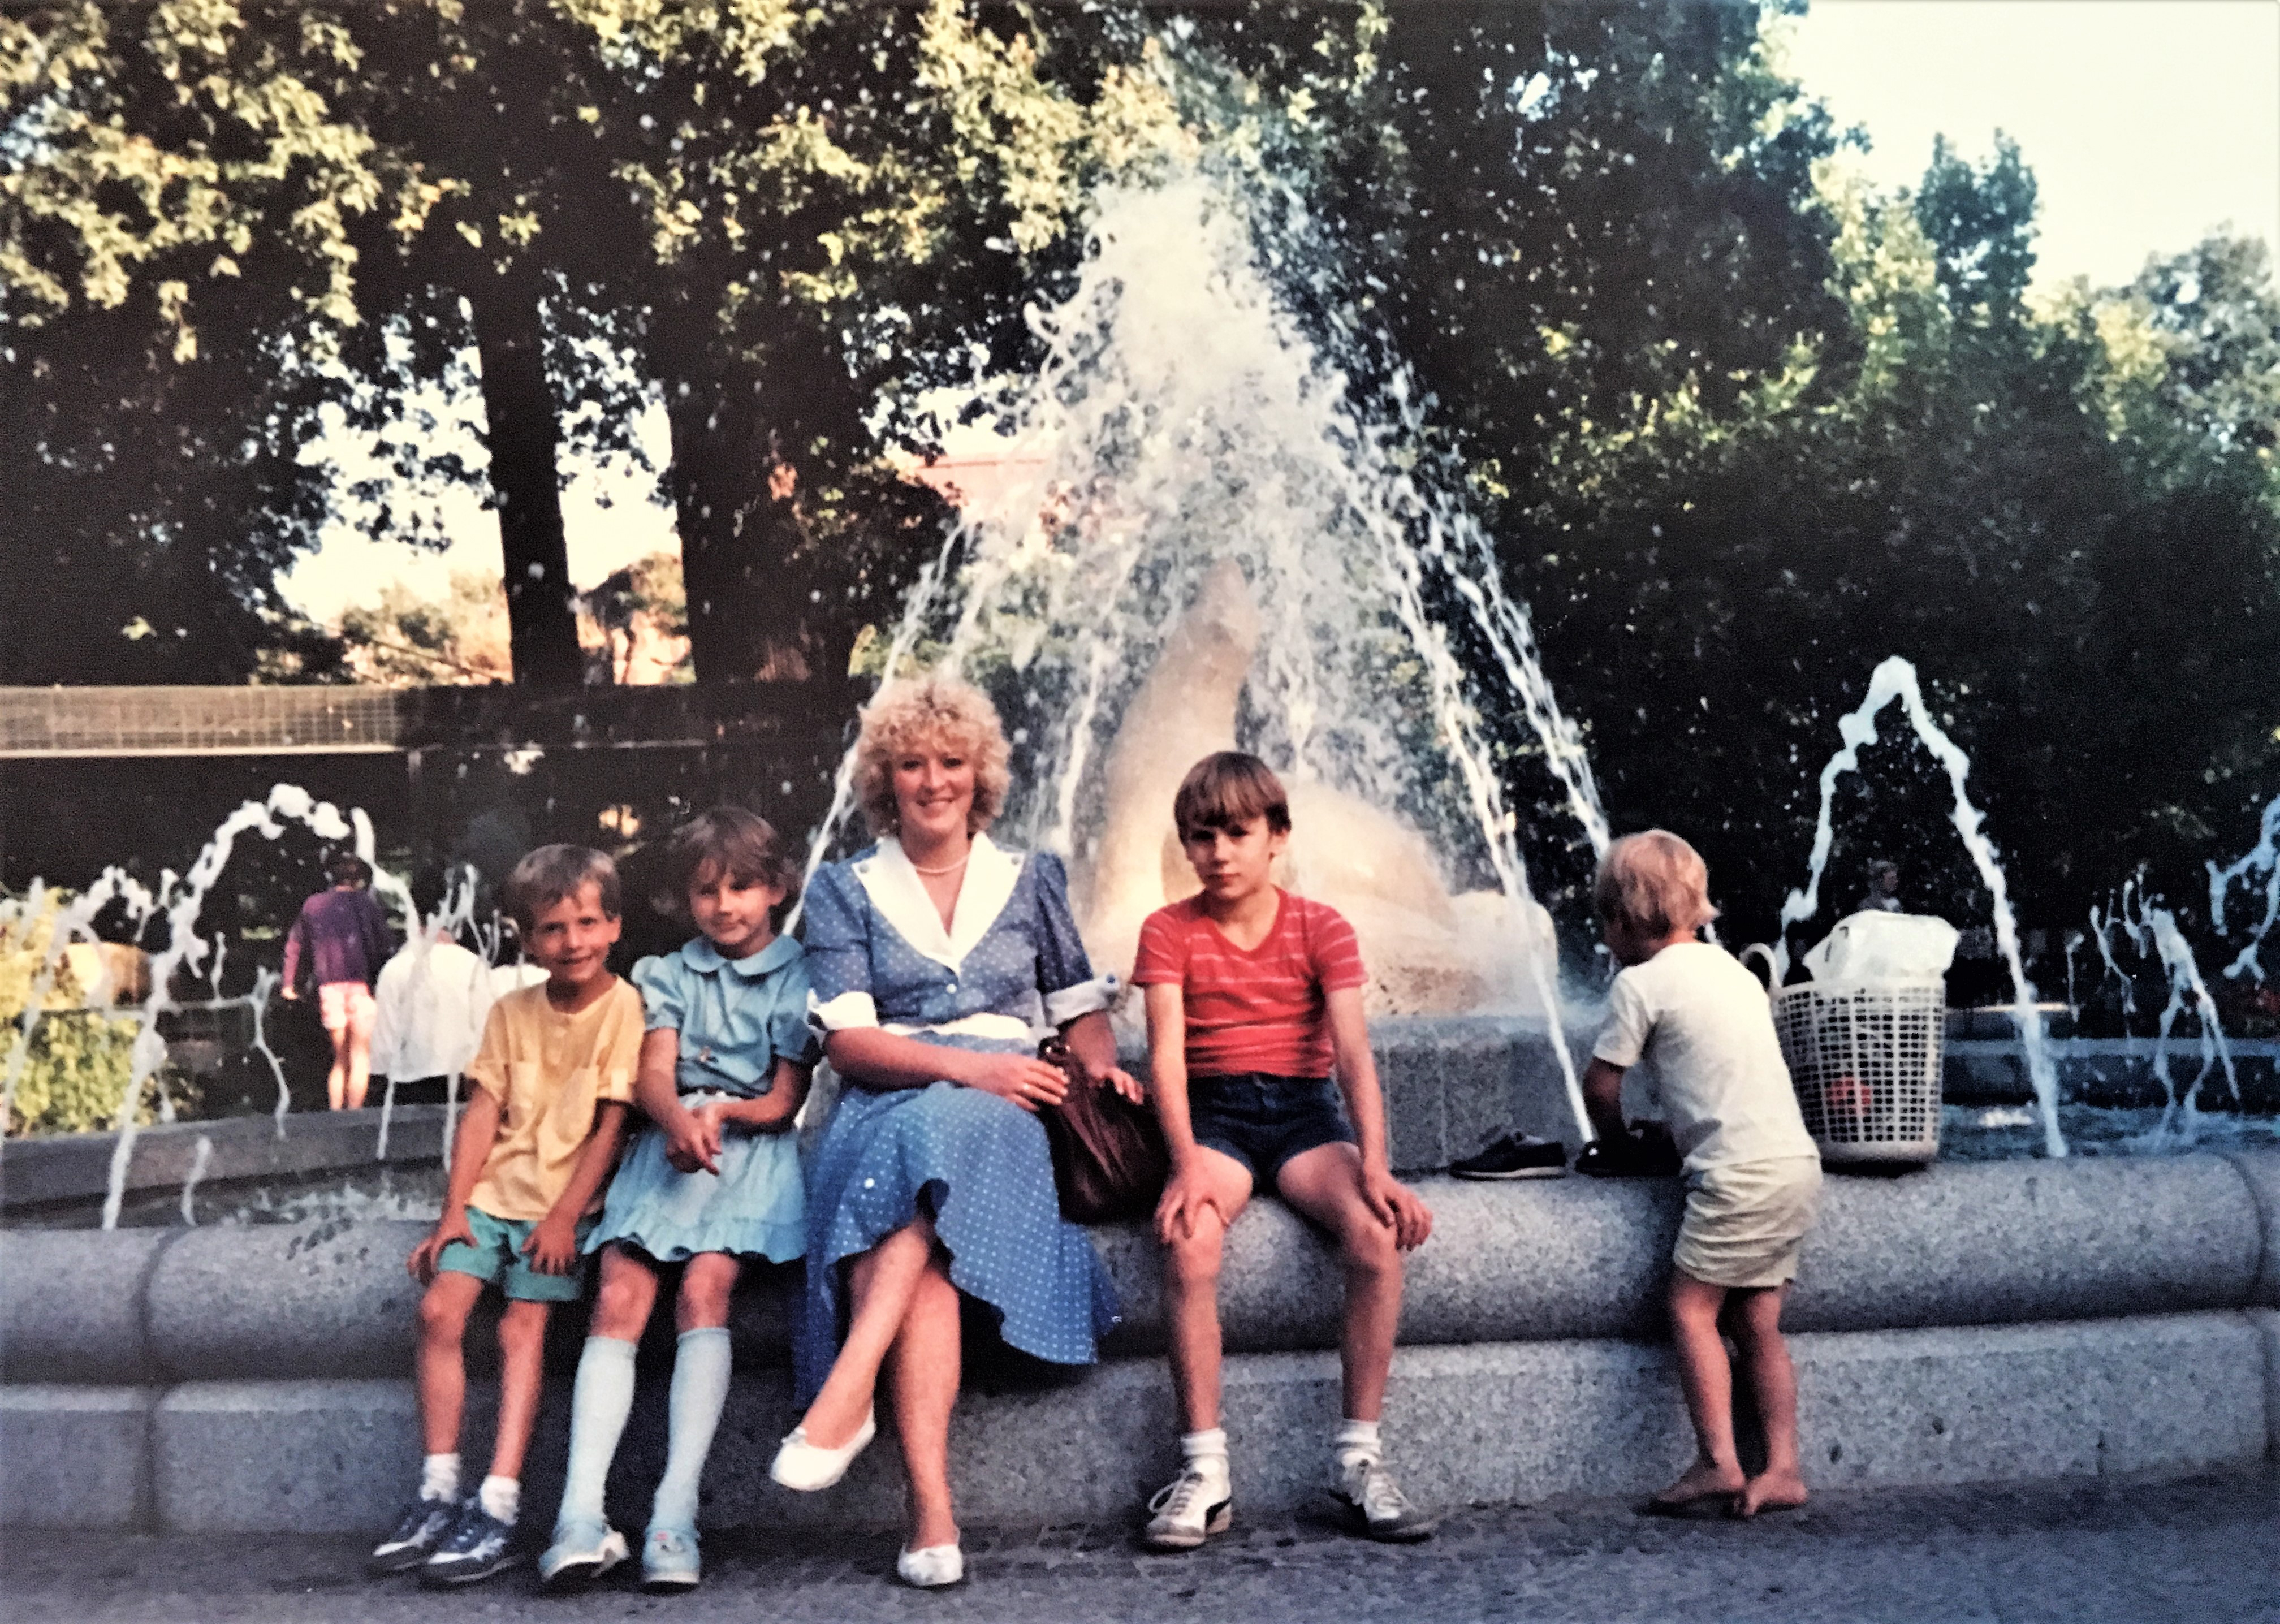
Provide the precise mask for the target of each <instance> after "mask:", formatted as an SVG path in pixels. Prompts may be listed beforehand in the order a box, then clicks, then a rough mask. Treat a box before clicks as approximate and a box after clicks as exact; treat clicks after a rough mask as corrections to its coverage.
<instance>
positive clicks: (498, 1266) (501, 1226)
mask: <svg viewBox="0 0 2280 1624" xmlns="http://www.w3.org/2000/svg"><path fill="white" fill-rule="evenodd" d="M600 1220H601V1214H600V1213H598V1212H589V1213H588V1214H587V1215H586V1216H585V1217H583V1218H582V1219H580V1220H578V1251H579V1257H578V1260H577V1261H576V1262H575V1263H574V1264H572V1265H571V1266H570V1272H569V1273H568V1274H540V1273H539V1272H538V1271H537V1270H536V1269H534V1268H532V1267H531V1266H530V1259H529V1258H526V1257H524V1256H523V1255H522V1248H523V1243H525V1242H527V1241H528V1240H529V1239H530V1232H531V1231H532V1230H534V1229H535V1228H538V1225H537V1223H536V1222H535V1220H527V1219H512V1218H493V1217H492V1216H491V1215H490V1214H489V1212H484V1211H483V1210H482V1209H481V1207H469V1208H468V1209H467V1228H470V1229H472V1230H474V1233H475V1243H474V1245H473V1246H470V1245H468V1244H467V1243H466V1242H465V1241H454V1242H452V1243H451V1244H450V1245H449V1246H446V1247H445V1248H443V1256H442V1257H440V1258H437V1259H436V1260H435V1266H436V1267H437V1268H438V1269H449V1270H450V1271H451V1273H452V1274H472V1275H474V1277H475V1278H476V1279H477V1280H482V1281H493V1280H495V1281H498V1282H499V1285H500V1288H501V1289H503V1290H505V1293H506V1295H507V1298H508V1300H509V1301H510V1302H516V1303H574V1302H576V1301H577V1300H578V1299H579V1298H580V1297H583V1296H585V1295H586V1268H587V1264H586V1258H585V1249H586V1237H587V1236H588V1235H591V1234H592V1233H593V1231H594V1226H595V1225H596V1224H597V1223H598V1222H599V1221H600Z"/></svg>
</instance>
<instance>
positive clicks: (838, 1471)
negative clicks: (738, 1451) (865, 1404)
mask: <svg viewBox="0 0 2280 1624" xmlns="http://www.w3.org/2000/svg"><path fill="white" fill-rule="evenodd" d="M878 1430H879V1426H878V1412H876V1411H875V1410H874V1411H870V1412H867V1413H866V1414H865V1415H864V1417H863V1424H862V1425H861V1426H860V1427H858V1428H856V1429H855V1435H854V1436H853V1437H851V1438H850V1439H848V1440H847V1442H846V1443H843V1444H841V1445H840V1446H839V1447H838V1448H837V1449H825V1448H824V1447H823V1446H822V1445H821V1444H818V1443H809V1442H808V1441H807V1428H806V1427H805V1426H804V1425H803V1426H798V1427H795V1428H792V1429H791V1433H790V1436H788V1437H786V1438H785V1439H784V1441H783V1447H782V1448H781V1449H779V1450H777V1451H776V1458H775V1459H774V1461H772V1462H771V1463H770V1464H769V1466H768V1475H769V1476H770V1477H772V1478H774V1479H775V1480H776V1482H779V1483H782V1485H783V1486H784V1487H785V1488H787V1489H798V1490H799V1491H800V1492H801V1493H803V1494H813V1492H814V1491H815V1490H817V1489H828V1488H830V1487H831V1485H832V1484H834V1483H836V1482H838V1481H839V1480H840V1479H841V1478H843V1477H844V1476H846V1475H847V1468H848V1467H849V1466H851V1465H852V1464H854V1460H855V1457H856V1456H858V1455H859V1454H861V1453H862V1452H863V1446H864V1445H865V1444H867V1443H870V1441H871V1440H872V1438H873V1437H874V1436H876V1435H877V1434H878Z"/></svg>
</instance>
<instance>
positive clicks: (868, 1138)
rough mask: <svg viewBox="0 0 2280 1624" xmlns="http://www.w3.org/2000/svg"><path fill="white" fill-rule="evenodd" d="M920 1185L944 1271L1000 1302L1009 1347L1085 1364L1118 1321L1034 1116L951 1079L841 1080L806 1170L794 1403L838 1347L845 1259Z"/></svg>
mask: <svg viewBox="0 0 2280 1624" xmlns="http://www.w3.org/2000/svg"><path fill="white" fill-rule="evenodd" d="M959 1046H960V1047H965V1046H966V1045H963V1044H961V1045H959ZM982 1046H983V1045H982V1044H978V1043H977V1044H975V1045H974V1047H977V1048H979V1047H982ZM921 1193H923V1194H924V1196H925V1198H926V1204H927V1207H928V1211H929V1212H931V1213H932V1214H933V1217H934V1225H935V1233H936V1235H937V1236H939V1237H940V1239H941V1241H942V1243H943V1246H944V1249H945V1250H946V1251H948V1252H949V1253H950V1278H951V1282H952V1283H953V1284H955V1285H956V1286H957V1287H958V1289H959V1290H960V1291H963V1292H965V1293H966V1294H967V1296H969V1297H975V1298H977V1299H979V1300H980V1301H982V1302H983V1303H986V1304H988V1305H990V1307H991V1308H992V1309H994V1310H995V1311H996V1313H997V1320H998V1334H999V1335H1001V1336H1003V1337H1004V1338H1005V1342H1006V1343H1007V1344H1008V1345H1010V1346H1012V1347H1014V1348H1018V1349H1020V1350H1021V1351H1022V1352H1024V1353H1028V1354H1031V1355H1034V1356H1035V1357H1036V1358H1041V1359H1044V1360H1047V1361H1049V1362H1051V1363H1053V1364H1057V1365H1090V1364H1091V1363H1092V1362H1093V1360H1094V1358H1096V1357H1097V1355H1096V1352H1095V1344H1096V1343H1097V1341H1098V1338H1099V1337H1101V1336H1104V1335H1106V1334H1107V1333H1108V1331H1109V1330H1110V1329H1111V1328H1113V1327H1114V1325H1115V1324H1116V1322H1117V1319H1118V1304H1117V1298H1116V1288H1115V1286H1114V1284H1113V1282H1112V1281H1110V1280H1109V1277H1108V1271H1107V1270H1106V1269H1105V1268H1104V1267H1103V1266H1101V1262H1100V1258H1099V1254H1098V1253H1097V1252H1095V1251H1093V1249H1092V1240H1091V1237H1090V1236H1089V1235H1086V1233H1085V1232H1084V1230H1083V1229H1082V1228H1081V1227H1080V1226H1078V1225H1075V1224H1072V1223H1070V1222H1068V1221H1067V1220H1065V1219H1063V1218H1062V1217H1061V1212H1060V1203H1059V1197H1058V1196H1057V1195H1056V1194H1055V1192H1054V1189H1053V1165H1052V1158H1051V1153H1050V1152H1049V1151H1047V1149H1046V1145H1045V1130H1044V1125H1043V1124H1042V1123H1040V1122H1039V1121H1038V1120H1037V1119H1036V1117H1035V1116H1033V1115H1031V1114H1030V1113H1029V1112H1026V1111H1024V1110H1022V1109H1021V1107H1020V1106H1019V1105H1015V1104H1010V1103H1009V1102H1007V1101H1005V1100H1002V1099H1000V1098H998V1097H997V1096H996V1095H994V1094H990V1093H986V1092H984V1091H982V1090H981V1089H966V1088H960V1087H959V1086H958V1085H957V1084H955V1083H951V1082H936V1083H932V1084H930V1085H928V1087H926V1088H923V1089H901V1090H899V1091H897V1092H895V1093H891V1094H874V1093H869V1092H867V1091H866V1090H864V1089H859V1088H855V1087H852V1086H850V1087H848V1088H846V1089H844V1090H843V1092H842V1093H841V1094H840V1096H839V1101H838V1104H837V1107H836V1109H835V1110H834V1112H832V1117H831V1121H830V1123H829V1125H828V1127H826V1128H825V1129H824V1131H823V1136H822V1139H821V1140H820V1143H818V1144H817V1146H816V1149H815V1153H814V1156H813V1160H812V1162H811V1164H810V1166H809V1168H808V1202H807V1298H806V1304H805V1312H804V1314H803V1315H802V1323H801V1327H800V1331H799V1335H798V1338H797V1342H796V1343H795V1344H794V1348H793V1366H794V1374H795V1377H796V1379H797V1388H798V1397H799V1402H800V1403H802V1404H805V1403H806V1402H807V1401H808V1400H809V1399H811V1398H813V1397H814V1396H815V1394H816V1391H817V1389H820V1387H822V1385H823V1380H824V1378H825V1377H826V1376H827V1375H828V1374H830V1371H831V1362H832V1360H833V1359H834V1358H836V1357H837V1356H838V1352H839V1342H840V1337H841V1335H842V1331H843V1328H842V1325H841V1317H842V1313H843V1310H842V1307H841V1298H842V1290H841V1286H842V1271H841V1269H840V1267H839V1266H840V1264H841V1263H842V1262H843V1261H844V1260H845V1259H847V1258H851V1257H855V1256H857V1255H858V1254H859V1253H862V1252H866V1251H870V1250H871V1248H873V1247H874V1246H876V1245H877V1244H878V1243H880V1242H882V1241H883V1240H885V1239H886V1238H887V1237H888V1236H889V1235H892V1234H893V1233H894V1232H895V1231H896V1230H897V1229H899V1228H902V1227H903V1226H904V1225H905V1224H907V1223H909V1222H910V1221H911V1220H912V1219H913V1217H915V1216H916V1215H917V1213H918V1212H919V1204H920V1195H921Z"/></svg>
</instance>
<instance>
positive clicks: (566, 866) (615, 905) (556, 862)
mask: <svg viewBox="0 0 2280 1624" xmlns="http://www.w3.org/2000/svg"><path fill="white" fill-rule="evenodd" d="M588 885H591V886H592V887H594V889H595V890H596V891H597V893H598V894H599V896H600V897H601V903H602V912H603V915H604V917H605V918H608V919H616V918H617V917H618V915H619V899H618V866H617V865H616V864H615V863H612V861H610V858H609V854H608V853H607V852H604V851H597V850H594V849H593V848H592V847H591V846H564V845H553V846H541V847H539V848H538V849H537V850H535V851H532V852H529V853H528V854H527V855H526V856H525V857H524V858H523V859H522V861H520V863H517V864H516V865H515V866H514V872H513V873H512V874H509V875H507V877H506V886H505V891H506V911H507V914H508V916H509V917H510V918H512V920H514V922H515V924H516V925H518V926H519V927H521V928H522V929H523V930H524V931H526V932H528V931H531V930H535V929H536V928H537V926H538V916H539V915H540V914H542V913H543V912H546V911H547V910H548V909H549V908H551V907H552V906H553V905H554V904H556V903H558V902H560V901H561V900H562V899H563V898H564V897H575V896H576V895H577V894H578V893H579V892H580V891H581V890H582V889H584V888H585V887H587V886H588Z"/></svg>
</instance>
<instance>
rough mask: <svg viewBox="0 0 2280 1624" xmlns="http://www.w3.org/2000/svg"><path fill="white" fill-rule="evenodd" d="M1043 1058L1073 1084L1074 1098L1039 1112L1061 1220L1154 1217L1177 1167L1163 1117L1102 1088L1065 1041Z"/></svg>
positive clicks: (1052, 1043) (1050, 1041) (1054, 1041)
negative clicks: (1160, 1119)
mask: <svg viewBox="0 0 2280 1624" xmlns="http://www.w3.org/2000/svg"><path fill="white" fill-rule="evenodd" d="M1037 1058H1039V1059H1041V1060H1043V1061H1044V1062H1045V1063H1046V1064H1047V1065H1050V1066H1059V1067H1060V1068H1061V1071H1062V1073H1063V1074H1065V1075H1067V1078H1068V1084H1069V1088H1068V1097H1067V1099H1065V1100H1063V1101H1062V1102H1061V1103H1060V1104H1058V1105H1051V1106H1048V1107H1046V1108H1045V1109H1044V1110H1043V1111H1041V1112H1038V1113H1037V1114H1038V1115H1039V1116H1040V1117H1041V1118H1043V1119H1044V1124H1045V1139H1046V1142H1047V1143H1049V1144H1050V1145H1051V1148H1052V1155H1053V1188H1054V1189H1055V1190H1056V1191H1057V1192H1058V1193H1059V1196H1060V1202H1061V1216H1062V1217H1063V1218H1066V1219H1067V1220H1069V1221H1070V1222H1071V1223H1078V1224H1107V1223H1115V1222H1118V1221H1120V1220H1127V1219H1139V1218H1146V1217H1147V1216H1148V1215H1149V1214H1151V1213H1152V1212H1154V1211H1155V1210H1156V1203H1157V1201H1158V1199H1159V1197H1162V1195H1163V1193H1164V1181H1165V1179H1166V1178H1167V1176H1169V1174H1170V1173H1171V1169H1172V1157H1171V1152H1170V1151H1167V1149H1166V1148H1165V1145H1164V1130H1163V1128H1161V1127H1159V1125H1158V1124H1157V1121H1156V1113H1155V1112H1152V1111H1151V1110H1149V1109H1148V1107H1147V1106H1145V1105H1136V1104H1133V1103H1132V1102H1131V1101H1130V1100H1128V1099H1127V1098H1125V1097H1124V1096H1122V1095H1121V1094H1119V1093H1118V1092H1117V1091H1116V1090H1115V1089H1112V1088H1109V1087H1107V1086H1106V1085H1105V1084H1103V1085H1098V1086H1096V1085H1095V1084H1094V1083H1093V1082H1092V1081H1091V1080H1090V1079H1089V1078H1088V1077H1086V1075H1085V1074H1084V1066H1083V1065H1082V1063H1081V1062H1079V1060H1078V1059H1077V1058H1076V1056H1075V1055H1074V1054H1071V1053H1070V1052H1069V1049H1068V1045H1067V1044H1066V1043H1062V1042H1061V1040H1060V1039H1059V1038H1058V1037H1049V1038H1047V1039H1046V1040H1045V1041H1044V1043H1040V1044H1038V1045H1037Z"/></svg>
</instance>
